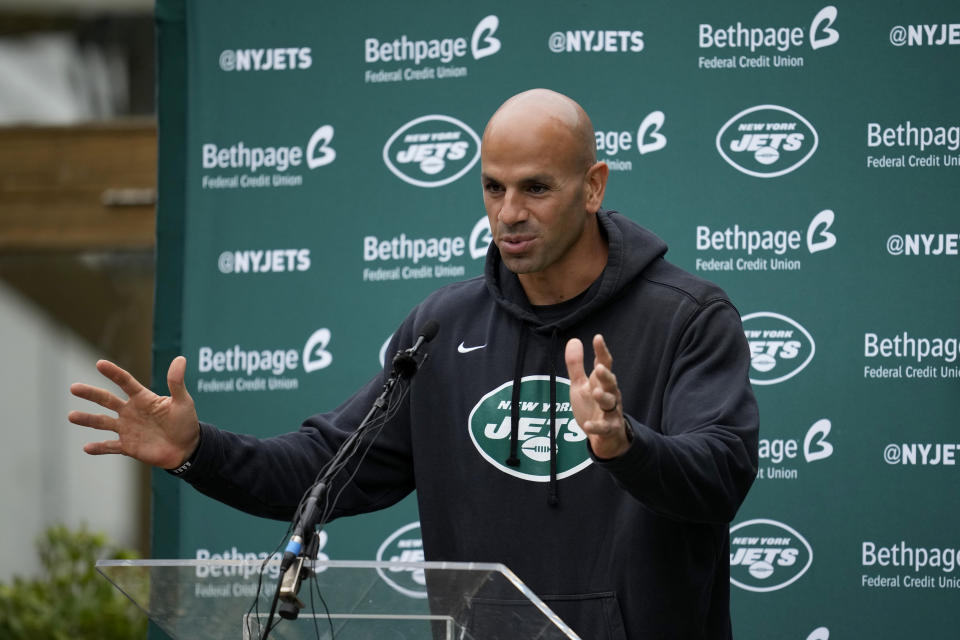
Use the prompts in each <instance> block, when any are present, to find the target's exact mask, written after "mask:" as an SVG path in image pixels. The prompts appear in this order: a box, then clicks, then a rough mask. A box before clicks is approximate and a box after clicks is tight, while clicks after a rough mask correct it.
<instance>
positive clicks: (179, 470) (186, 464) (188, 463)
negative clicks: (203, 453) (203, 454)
mask: <svg viewBox="0 0 960 640" xmlns="http://www.w3.org/2000/svg"><path fill="white" fill-rule="evenodd" d="M202 439H203V429H201V428H200V425H199V424H198V425H197V443H196V445H194V447H193V451H191V452H190V455H189V456H187V459H186V460H184V461H183V462H182V463H181V464H180V466H179V467H176V468H174V469H166V472H167V473H169V474H171V475H175V476H181V475H183V474H185V473H186V472H187V471H189V470H190V468H191V467H192V466H193V463H194V461H196V459H197V452H199V451H200V442H201V440H202Z"/></svg>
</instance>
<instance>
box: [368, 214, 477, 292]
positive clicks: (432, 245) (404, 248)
mask: <svg viewBox="0 0 960 640" xmlns="http://www.w3.org/2000/svg"><path fill="white" fill-rule="evenodd" d="M491 242H493V235H492V234H491V233H490V221H489V220H487V217H486V216H484V217H482V218H480V219H479V220H478V221H477V222H476V224H474V225H473V229H471V231H470V234H469V237H468V236H443V237H437V236H433V237H427V238H417V237H412V236H408V235H407V234H406V233H401V234H400V235H398V236H393V237H392V238H384V237H380V236H375V235H368V236H364V238H363V261H364V262H365V263H371V262H373V263H376V264H380V265H388V266H374V267H364V269H363V275H362V279H363V281H364V282H393V281H396V280H429V279H431V278H462V277H463V276H465V275H466V273H467V266H468V264H469V263H470V262H472V261H474V260H479V259H480V258H483V257H485V256H486V255H487V249H488V247H489V246H490V243H491ZM468 253H469V256H468V255H467V254H468ZM397 262H400V263H402V264H398V265H396V266H394V263H397ZM388 263H389V264H388Z"/></svg>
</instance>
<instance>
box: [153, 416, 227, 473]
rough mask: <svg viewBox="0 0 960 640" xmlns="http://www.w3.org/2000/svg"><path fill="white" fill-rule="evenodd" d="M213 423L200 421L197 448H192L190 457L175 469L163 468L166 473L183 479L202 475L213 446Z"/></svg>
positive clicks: (207, 465)
mask: <svg viewBox="0 0 960 640" xmlns="http://www.w3.org/2000/svg"><path fill="white" fill-rule="evenodd" d="M214 429H216V427H214V426H213V425H210V424H206V423H204V422H201V423H200V440H199V441H198V442H197V448H196V449H194V450H193V453H192V454H190V457H189V458H188V459H187V461H186V462H184V463H183V464H182V465H180V466H179V467H177V468H176V469H165V471H166V472H167V473H169V474H170V475H172V476H176V477H178V478H183V479H184V480H190V479H193V478H196V477H198V476H201V475H204V468H205V467H209V462H210V457H211V449H212V448H213V447H212V445H213V440H214V439H215V438H214V437H213V432H212V431H213V430H214Z"/></svg>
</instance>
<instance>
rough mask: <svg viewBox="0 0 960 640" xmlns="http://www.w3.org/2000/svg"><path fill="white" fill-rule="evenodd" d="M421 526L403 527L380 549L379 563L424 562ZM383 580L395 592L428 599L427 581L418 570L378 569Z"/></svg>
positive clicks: (413, 524) (391, 535) (416, 524)
mask: <svg viewBox="0 0 960 640" xmlns="http://www.w3.org/2000/svg"><path fill="white" fill-rule="evenodd" d="M424 560H425V559H424V555H423V539H422V538H421V537H420V523H419V522H411V523H410V524H408V525H405V526H403V527H400V528H399V529H397V530H396V531H394V532H393V533H392V534H390V537H388V538H387V539H386V540H384V541H383V544H381V545H380V548H379V549H377V561H378V562H424ZM377 573H378V574H380V578H381V579H382V580H383V581H384V582H386V583H387V584H388V585H390V587H392V588H393V589H394V590H396V591H399V592H400V593H402V594H403V595H405V596H409V597H411V598H417V599H423V598H426V597H427V579H426V572H425V571H424V569H422V568H419V567H414V568H410V567H388V568H387V569H383V568H382V567H377Z"/></svg>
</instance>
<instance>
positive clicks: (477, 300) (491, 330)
mask: <svg viewBox="0 0 960 640" xmlns="http://www.w3.org/2000/svg"><path fill="white" fill-rule="evenodd" d="M597 217H598V220H599V222H600V225H601V229H602V231H603V233H604V235H605V236H606V238H607V241H608V243H609V258H608V261H607V266H606V268H605V269H604V271H603V273H602V275H601V276H600V278H599V279H598V280H597V281H596V282H595V283H594V284H593V285H592V286H591V287H590V288H589V289H588V290H587V291H586V292H584V293H583V294H582V295H581V296H579V297H578V298H577V299H575V300H574V301H570V302H566V303H562V304H560V305H555V306H553V307H547V308H533V307H531V306H530V304H529V303H528V302H527V299H526V296H525V295H524V294H523V290H522V288H521V286H520V283H519V280H518V279H517V277H516V276H515V275H514V274H512V273H511V272H509V271H508V270H507V269H506V268H505V267H504V266H503V264H502V262H501V261H500V256H499V252H498V251H497V250H496V247H495V246H492V245H491V250H490V252H489V254H488V256H487V264H486V273H485V275H484V277H483V278H474V279H471V280H467V281H464V282H459V283H455V284H452V285H449V286H446V287H443V288H442V289H439V290H438V291H436V292H434V293H433V294H431V295H430V296H429V297H428V298H427V299H426V300H424V301H423V302H422V303H421V304H420V305H418V306H417V307H416V308H415V309H414V310H413V311H412V312H411V314H410V315H409V316H408V318H407V319H406V320H405V321H404V323H403V325H402V326H401V328H400V329H399V330H398V332H397V334H396V335H395V336H394V339H393V341H392V342H391V351H390V353H392V352H393V350H395V349H396V348H397V347H398V346H407V345H409V344H412V343H413V342H414V340H415V339H416V336H417V332H418V330H419V329H420V328H422V327H423V325H424V324H425V323H426V322H427V321H429V320H435V321H436V322H438V323H439V326H440V331H439V334H438V335H437V337H436V339H435V340H434V341H433V342H431V343H430V344H429V354H430V355H429V359H428V360H427V362H426V363H425V364H424V366H423V367H422V368H421V370H420V371H419V373H417V375H416V377H415V378H414V379H413V382H412V385H411V389H410V393H409V395H408V396H407V397H406V399H405V400H404V401H403V403H402V405H401V406H400V408H399V410H398V412H397V413H396V415H395V416H394V417H393V418H392V419H391V420H390V422H389V423H388V424H387V425H386V427H385V428H384V429H383V430H382V431H381V433H380V434H379V436H378V438H377V440H376V442H375V444H374V446H373V447H372V448H371V450H370V453H369V454H368V456H367V457H366V459H365V461H364V462H363V464H362V465H361V466H360V468H359V469H358V470H356V475H355V477H354V479H353V481H352V482H351V483H350V485H349V486H348V487H347V489H346V491H344V493H343V495H342V497H341V499H340V500H339V502H338V503H337V507H336V510H335V511H334V516H335V517H336V516H341V515H348V514H352V513H360V512H366V511H372V510H375V509H380V508H383V507H386V506H389V505H391V504H394V503H395V502H397V501H398V500H400V499H401V498H403V497H404V496H405V495H407V494H408V493H409V492H410V491H411V490H413V489H416V490H417V497H418V501H419V507H420V523H421V532H422V536H423V543H424V550H425V554H426V558H427V560H446V561H463V562H470V561H472V562H500V563H503V564H505V565H507V566H508V567H510V568H511V569H512V570H513V571H514V572H515V573H516V574H517V575H518V576H519V577H520V578H521V579H522V580H523V581H524V582H525V583H526V584H527V585H528V586H529V587H530V588H532V589H533V591H534V592H536V593H537V594H538V595H539V596H540V597H541V598H542V599H543V600H544V601H546V603H547V604H548V605H549V606H550V607H551V608H553V609H554V610H555V611H556V612H557V613H559V614H560V616H561V617H562V618H563V619H564V620H565V621H567V623H568V624H570V626H571V627H572V628H573V629H574V630H576V631H577V632H578V633H579V634H580V636H581V637H582V638H584V640H595V639H610V640H623V639H631V640H633V639H637V640H640V639H643V640H647V639H653V638H671V639H677V638H703V639H709V640H718V639H723V638H729V637H730V636H731V630H730V614H729V589H730V582H729V535H728V524H729V522H730V521H731V520H732V519H733V517H734V515H735V513H736V511H737V509H738V508H739V506H740V504H741V502H742V501H743V499H744V497H745V496H746V494H747V490H748V489H749V487H750V485H751V483H752V482H753V479H754V477H755V476H756V471H757V438H758V417H757V407H756V402H755V400H754V397H753V393H752V391H751V389H750V385H749V382H748V366H749V351H748V347H747V343H746V339H745V337H744V334H743V329H742V326H741V323H740V317H739V314H738V313H737V310H736V309H735V308H734V307H733V305H732V304H731V303H730V301H729V300H728V299H727V297H726V295H725V294H724V293H723V291H721V290H720V289H719V288H717V287H716V286H715V285H712V284H710V283H708V282H706V281H704V280H702V279H700V278H697V277H695V276H693V275H691V274H688V273H686V272H684V271H682V270H680V269H678V268H676V267H674V266H673V265H671V264H670V263H668V262H666V261H665V260H664V259H663V254H664V253H666V245H665V244H664V243H663V242H662V241H661V240H660V239H659V238H657V237H656V236H655V235H653V234H652V233H650V232H649V231H647V230H645V229H643V228H641V227H639V226H637V225H636V224H634V223H633V222H631V221H629V220H628V219H626V218H624V217H622V216H620V215H618V214H616V213H614V212H608V211H601V212H599V213H598V214H597ZM597 333H600V334H603V336H604V338H605V340H606V343H607V345H608V347H609V348H610V351H611V353H612V354H613V358H614V366H613V369H614V373H615V374H616V376H617V381H618V384H619V386H620V390H621V392H622V397H623V408H624V411H625V413H626V415H627V419H628V422H629V424H630V427H631V429H632V431H633V440H632V443H631V446H630V449H629V450H628V451H627V452H626V453H625V454H623V455H622V456H620V457H619V458H616V459H613V460H599V459H597V458H595V457H593V456H592V453H591V452H590V451H589V448H588V447H587V444H586V438H585V436H584V434H583V432H582V431H581V430H580V429H579V426H578V425H577V424H576V422H575V421H574V420H573V415H572V412H571V411H570V409H569V381H568V380H567V378H566V365H565V363H564V359H563V350H564V345H565V344H566V342H567V340H569V339H570V338H573V337H577V338H580V339H581V340H582V341H583V343H584V345H585V350H586V354H585V358H584V361H585V363H587V368H588V371H589V368H590V364H591V363H592V362H593V357H592V355H593V354H592V350H591V347H590V345H591V344H592V337H593V336H594V335H595V334H597ZM383 380H384V379H383V377H382V375H381V376H378V377H377V378H375V379H374V380H372V381H371V382H370V383H368V384H367V385H366V386H365V387H364V388H363V389H361V390H360V391H359V392H357V393H356V394H355V395H354V396H353V397H351V398H350V399H349V400H347V402H345V403H344V404H343V405H341V406H340V407H338V408H337V409H336V410H334V411H333V412H330V413H326V414H320V415H315V416H312V417H311V418H309V419H307V420H306V421H305V422H304V424H303V427H302V428H301V429H300V430H299V431H298V432H295V433H290V434H285V435H282V436H277V437H275V438H268V439H265V440H256V439H253V438H250V437H247V436H239V435H236V434H232V433H229V432H225V431H221V430H218V429H216V428H214V427H212V426H210V425H206V424H204V425H202V443H201V446H200V449H199V450H198V451H197V454H196V456H195V459H194V464H193V466H192V467H191V469H190V470H189V471H187V472H186V473H185V474H184V478H185V479H187V480H188V481H189V482H190V483H191V484H193V485H194V486H195V487H196V488H197V489H199V490H200V491H202V492H204V493H206V494H208V495H210V496H212V497H214V498H216V499H218V500H221V501H223V502H226V503H227V504H230V505H233V506H235V507H237V508H240V509H243V510H245V511H248V512H250V513H254V514H257V515H262V516H268V517H274V518H281V519H290V518H291V517H292V516H293V512H294V510H295V508H296V505H297V503H298V502H299V500H300V498H301V496H302V494H303V492H304V491H305V490H306V489H307V488H308V486H309V485H310V483H311V482H312V481H313V479H314V477H315V475H316V473H317V469H318V468H319V466H320V465H321V464H322V463H323V462H324V461H326V460H327V459H329V457H330V455H331V452H332V451H334V450H335V449H336V447H337V445H338V444H339V443H340V442H341V441H342V440H343V438H344V437H345V434H346V433H347V432H348V431H349V430H351V429H352V428H354V427H355V426H356V425H357V424H358V423H359V422H360V420H361V419H362V417H363V416H364V415H365V414H366V412H367V410H368V409H369V407H370V405H371V404H372V402H373V399H374V398H375V397H376V395H377V394H378V393H379V392H380V389H381V387H382V385H383ZM517 380H521V381H522V384H521V385H517V384H516V381H517ZM551 424H552V425H555V427H554V428H553V429H551V428H550V425H551ZM511 442H513V445H512V446H511ZM268 468H284V469H286V470H287V473H285V474H283V475H282V476H278V475H275V474H269V473H264V470H265V469H268Z"/></svg>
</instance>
